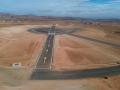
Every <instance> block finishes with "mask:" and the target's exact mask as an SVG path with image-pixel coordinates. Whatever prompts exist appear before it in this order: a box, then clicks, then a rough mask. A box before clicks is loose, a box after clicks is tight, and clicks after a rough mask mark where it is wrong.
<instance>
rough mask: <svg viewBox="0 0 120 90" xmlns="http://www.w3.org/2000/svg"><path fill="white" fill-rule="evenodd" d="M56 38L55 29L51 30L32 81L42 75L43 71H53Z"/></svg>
mask: <svg viewBox="0 0 120 90" xmlns="http://www.w3.org/2000/svg"><path fill="white" fill-rule="evenodd" d="M54 37H55V32H54V29H51V30H49V31H48V37H47V40H46V43H45V46H44V48H43V50H42V53H41V56H40V58H39V59H38V62H37V65H36V67H35V69H34V70H33V72H32V75H31V79H34V78H36V77H37V76H40V75H41V73H39V72H41V71H43V70H44V71H50V70H51V63H52V56H53V55H52V54H53V43H54ZM38 79H39V78H38Z"/></svg>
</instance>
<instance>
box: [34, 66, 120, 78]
mask: <svg viewBox="0 0 120 90" xmlns="http://www.w3.org/2000/svg"><path fill="white" fill-rule="evenodd" d="M36 73H37V74H33V76H34V78H32V80H61V79H82V78H91V77H109V76H114V75H120V65H118V66H112V67H107V68H97V69H88V70H81V71H80V70H77V71H50V70H36Z"/></svg>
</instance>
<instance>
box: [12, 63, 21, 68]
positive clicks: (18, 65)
mask: <svg viewBox="0 0 120 90" xmlns="http://www.w3.org/2000/svg"><path fill="white" fill-rule="evenodd" d="M21 66H22V64H21V63H13V64H12V67H13V68H20V67H21Z"/></svg>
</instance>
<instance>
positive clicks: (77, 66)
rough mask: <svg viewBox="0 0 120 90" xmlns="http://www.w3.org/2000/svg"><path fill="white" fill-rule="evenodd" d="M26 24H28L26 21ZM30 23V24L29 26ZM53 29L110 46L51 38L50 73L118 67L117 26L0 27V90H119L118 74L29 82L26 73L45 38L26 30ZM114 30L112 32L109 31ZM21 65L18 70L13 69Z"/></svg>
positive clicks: (60, 23)
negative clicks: (67, 31)
mask: <svg viewBox="0 0 120 90" xmlns="http://www.w3.org/2000/svg"><path fill="white" fill-rule="evenodd" d="M29 23H30V22H29ZM32 24H33V23H32ZM52 24H57V25H56V27H57V28H59V29H64V30H71V29H72V30H77V32H74V33H72V34H74V35H78V36H83V37H87V38H92V39H95V40H99V41H105V42H109V43H114V44H115V45H111V44H110V45H108V44H104V43H100V42H95V41H94V40H93V41H92V40H91V39H86V38H78V37H75V36H72V35H71V34H60V35H56V36H55V42H54V51H53V52H54V53H53V63H52V69H53V70H54V71H71V70H86V69H93V68H101V67H109V66H116V65H119V64H120V47H117V45H118V46H119V45H120V33H119V32H120V24H119V23H118V24H115V25H114V24H112V25H111V23H102V24H94V23H93V24H89V25H88V24H83V23H80V22H79V21H62V20H61V21H42V22H40V23H37V24H36V25H35V24H33V25H30V24H28V22H27V23H24V24H23V25H10V26H9V25H7V26H5V25H3V26H2V25H0V26H1V27H0V90H33V89H35V90H40V89H42V90H59V89H60V90H61V89H62V90H68V89H69V90H73V89H75V90H80V89H81V90H102V89H103V90H120V86H119V82H120V74H118V75H114V76H105V77H95V78H83V79H75V80H74V79H73V80H72V79H69V80H30V79H29V77H30V74H31V72H32V69H33V68H34V67H35V65H36V62H37V58H38V56H39V55H40V54H41V52H42V49H43V47H44V44H45V41H46V38H47V35H45V34H43V33H39V34H36V33H32V32H29V31H28V29H31V28H41V27H50V26H51V25H52ZM113 29H114V30H113ZM13 63H21V64H22V66H21V68H13V67H12V64H13Z"/></svg>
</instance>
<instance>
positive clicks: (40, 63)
mask: <svg viewBox="0 0 120 90" xmlns="http://www.w3.org/2000/svg"><path fill="white" fill-rule="evenodd" d="M46 32H47V35H48V37H47V40H46V42H45V46H44V48H43V50H42V53H41V55H40V57H39V58H38V60H37V64H36V67H35V68H33V71H32V74H31V76H30V79H31V80H58V79H81V78H91V77H106V76H114V75H120V65H116V66H111V67H103V68H96V69H87V70H75V71H53V70H52V67H51V64H52V62H53V48H54V39H55V35H56V30H55V27H52V28H49V29H48V30H46ZM35 33H37V32H35ZM65 34H66V33H65ZM67 34H68V35H71V36H74V37H77V38H82V39H86V40H90V41H94V42H97V43H101V44H106V45H110V46H113V47H116V48H120V45H117V44H113V43H109V42H105V41H100V40H96V39H92V38H88V37H83V36H77V35H74V34H72V33H67Z"/></svg>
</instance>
